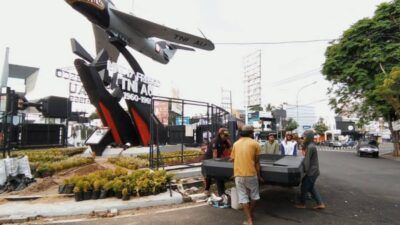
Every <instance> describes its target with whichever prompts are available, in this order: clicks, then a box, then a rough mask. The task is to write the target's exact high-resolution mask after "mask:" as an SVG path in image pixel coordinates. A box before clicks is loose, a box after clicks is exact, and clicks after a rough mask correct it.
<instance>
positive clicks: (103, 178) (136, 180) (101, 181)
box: [64, 169, 172, 196]
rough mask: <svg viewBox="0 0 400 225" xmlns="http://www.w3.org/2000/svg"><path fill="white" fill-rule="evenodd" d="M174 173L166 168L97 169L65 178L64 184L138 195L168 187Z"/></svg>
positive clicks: (149, 193) (82, 189) (81, 188)
mask: <svg viewBox="0 0 400 225" xmlns="http://www.w3.org/2000/svg"><path fill="white" fill-rule="evenodd" d="M171 178H172V174H169V173H167V172H166V171H164V170H159V171H153V170H150V169H142V170H135V171H133V172H132V173H131V174H128V173H127V171H126V170H123V169H116V170H104V171H97V172H94V173H91V174H88V175H84V176H74V177H71V178H69V179H66V180H64V184H66V183H68V184H73V185H75V187H78V188H79V190H81V191H84V192H87V191H89V190H95V191H97V190H101V189H102V190H105V191H110V190H112V191H113V192H114V193H120V192H121V191H123V190H125V189H126V191H128V192H129V193H132V194H133V195H136V196H145V195H151V194H158V193H160V192H163V191H165V190H166V188H167V184H168V183H169V182H170V180H171Z"/></svg>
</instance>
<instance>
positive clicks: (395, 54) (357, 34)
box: [322, 0, 400, 148]
mask: <svg viewBox="0 0 400 225" xmlns="http://www.w3.org/2000/svg"><path fill="white" fill-rule="evenodd" d="M325 56H326V60H325V63H324V65H323V70H322V73H323V74H324V76H325V77H326V79H327V80H328V81H331V82H332V84H333V86H332V87H331V88H330V89H329V90H328V93H329V94H330V95H331V100H330V104H331V106H332V107H333V108H334V109H335V111H336V113H338V114H341V115H346V114H347V115H349V114H351V115H357V116H359V117H360V119H361V121H368V120H371V119H376V118H378V117H384V118H385V119H386V120H387V121H388V122H389V123H390V122H391V121H394V120H396V119H398V118H399V112H398V109H397V113H396V107H397V106H396V104H398V102H399V98H398V97H399V92H400V89H399V88H398V87H399V86H398V81H399V78H398V72H399V70H398V69H396V67H397V66H400V0H394V1H392V2H390V3H383V4H381V5H379V6H378V8H377V10H376V11H375V14H374V16H373V17H372V18H364V19H361V20H359V21H358V22H357V23H355V24H354V25H352V26H351V27H350V28H349V29H348V30H346V31H345V32H344V33H343V35H342V37H341V38H340V39H339V40H337V41H335V42H333V43H331V45H330V46H329V47H328V49H327V51H326V53H325ZM390 71H392V72H391V73H390V74H388V72H390ZM396 71H397V72H396ZM394 80H397V81H396V82H397V83H396V82H394ZM396 85H397V86H396ZM396 98H397V99H396ZM392 134H393V131H392ZM395 142H396V141H395ZM397 148H398V147H397Z"/></svg>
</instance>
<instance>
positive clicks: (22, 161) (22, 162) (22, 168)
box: [18, 156, 33, 179]
mask: <svg viewBox="0 0 400 225" xmlns="http://www.w3.org/2000/svg"><path fill="white" fill-rule="evenodd" d="M18 174H23V175H25V177H27V178H30V179H31V178H33V176H32V173H31V167H30V166H29V159H28V156H24V157H22V158H19V159H18Z"/></svg>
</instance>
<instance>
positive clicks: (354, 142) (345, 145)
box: [343, 141, 358, 148]
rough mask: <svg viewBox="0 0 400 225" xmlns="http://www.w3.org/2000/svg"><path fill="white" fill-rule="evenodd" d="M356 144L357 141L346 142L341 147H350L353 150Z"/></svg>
mask: <svg viewBox="0 0 400 225" xmlns="http://www.w3.org/2000/svg"><path fill="white" fill-rule="evenodd" d="M357 144H358V142H357V141H348V142H346V143H344V144H343V147H352V148H353V147H356V146H357Z"/></svg>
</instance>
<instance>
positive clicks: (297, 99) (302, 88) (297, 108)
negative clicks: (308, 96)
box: [296, 81, 317, 125]
mask: <svg viewBox="0 0 400 225" xmlns="http://www.w3.org/2000/svg"><path fill="white" fill-rule="evenodd" d="M316 83H317V81H314V82H312V83H310V84H307V85H304V86H303V87H301V88H300V89H299V90H298V91H297V95H296V110H297V118H296V120H297V121H296V122H297V124H299V125H300V123H299V94H300V92H301V91H302V90H304V89H305V88H307V87H309V86H312V85H314V84H316Z"/></svg>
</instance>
